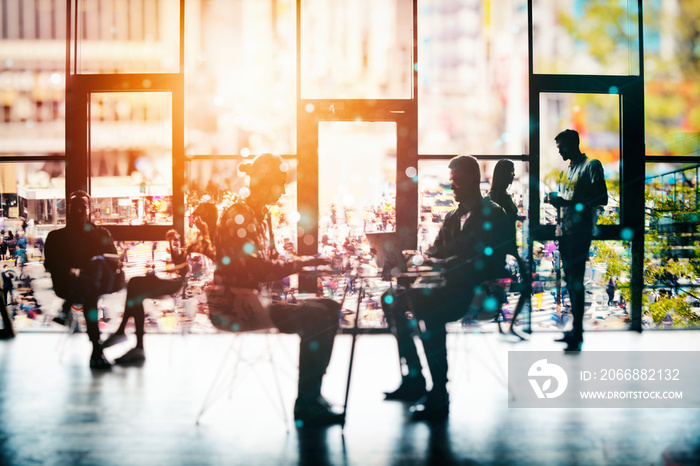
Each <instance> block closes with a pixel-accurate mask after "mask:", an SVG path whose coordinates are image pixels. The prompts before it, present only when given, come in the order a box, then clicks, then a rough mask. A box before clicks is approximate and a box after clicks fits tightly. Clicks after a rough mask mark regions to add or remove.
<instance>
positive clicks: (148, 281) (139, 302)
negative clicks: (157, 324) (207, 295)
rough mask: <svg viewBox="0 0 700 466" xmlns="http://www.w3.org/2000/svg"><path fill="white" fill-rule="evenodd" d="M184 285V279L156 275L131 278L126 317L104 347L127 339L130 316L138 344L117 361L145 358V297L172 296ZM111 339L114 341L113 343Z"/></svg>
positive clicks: (127, 293)
mask: <svg viewBox="0 0 700 466" xmlns="http://www.w3.org/2000/svg"><path fill="white" fill-rule="evenodd" d="M181 287H182V279H179V278H178V279H164V278H159V277H157V276H156V275H146V276H144V277H134V278H132V279H131V280H129V283H128V284H127V287H126V304H125V307H124V317H123V318H122V321H121V323H120V324H119V328H118V329H117V331H116V332H115V333H114V334H113V335H111V336H110V337H109V338H108V339H107V340H106V341H105V343H104V344H103V347H107V346H111V344H116V343H118V342H119V341H123V340H124V339H125V337H124V332H125V329H126V323H127V321H128V320H129V318H130V317H133V318H134V326H135V328H136V346H135V347H134V348H133V349H131V350H129V351H128V352H127V353H126V354H124V355H123V356H121V357H120V358H117V360H116V362H117V363H127V362H135V361H142V360H144V359H145V354H144V352H143V336H144V334H145V320H146V313H145V311H144V309H143V301H144V299H155V298H161V297H166V296H170V295H172V294H174V293H176V292H177V291H178V290H179V289H180V288H181ZM110 339H111V340H113V341H114V343H112V342H111V341H110ZM109 343H111V344H109Z"/></svg>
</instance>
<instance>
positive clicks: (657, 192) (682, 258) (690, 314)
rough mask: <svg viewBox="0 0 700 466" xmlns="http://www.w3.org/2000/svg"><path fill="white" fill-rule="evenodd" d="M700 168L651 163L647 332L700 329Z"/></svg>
mask: <svg viewBox="0 0 700 466" xmlns="http://www.w3.org/2000/svg"><path fill="white" fill-rule="evenodd" d="M699 170H700V165H698V164H647V170H646V172H647V177H646V192H645V201H646V231H647V233H646V235H645V237H644V285H645V290H644V297H643V305H644V317H643V324H645V328H649V329H654V328H658V329H663V328H686V327H696V328H697V327H700V299H698V297H699V296H700V290H698V285H700V248H699V247H698V244H699V243H698V240H700V237H699V234H698V225H700V195H699V191H698V190H699V186H698V180H699V175H700V173H699ZM647 312H648V314H647Z"/></svg>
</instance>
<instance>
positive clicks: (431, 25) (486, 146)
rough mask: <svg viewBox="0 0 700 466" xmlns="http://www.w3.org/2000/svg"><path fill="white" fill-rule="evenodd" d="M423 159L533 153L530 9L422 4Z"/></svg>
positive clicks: (521, 2)
mask: <svg viewBox="0 0 700 466" xmlns="http://www.w3.org/2000/svg"><path fill="white" fill-rule="evenodd" d="M418 34H419V37H418V57H419V74H418V100H419V109H418V122H419V125H418V128H419V132H418V151H419V153H421V154H460V153H471V154H509V155H519V154H526V153H528V149H527V137H528V127H527V122H528V117H527V98H528V93H527V78H528V69H527V2H526V1H525V0H501V1H498V2H486V1H480V0H476V1H468V2H457V3H454V2H452V3H450V2H445V1H444V0H429V1H421V2H420V5H419V8H418Z"/></svg>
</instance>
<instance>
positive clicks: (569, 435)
mask: <svg viewBox="0 0 700 466" xmlns="http://www.w3.org/2000/svg"><path fill="white" fill-rule="evenodd" d="M586 336H587V341H586V346H585V348H584V349H585V350H589V351H591V350H623V349H624V350H637V351H638V350H670V349H673V350H688V351H700V332H698V331H685V332H663V333H661V332H657V333H654V332H646V333H644V334H642V335H639V334H636V333H631V332H609V333H595V334H594V333H590V334H587V335H586ZM130 338H132V339H133V338H134V337H133V336H130ZM449 338H450V340H449V348H450V359H451V367H450V374H451V385H450V390H451V394H452V405H451V413H450V419H449V421H448V422H447V423H446V424H444V425H441V426H429V425H427V424H424V423H411V422H408V420H407V417H406V406H404V405H402V404H401V403H396V402H385V401H383V395H382V392H383V391H386V390H392V389H393V388H395V386H396V385H397V383H398V381H399V369H398V364H397V359H396V358H397V355H396V347H395V344H394V341H393V338H392V337H391V336H388V335H371V336H361V337H359V338H358V339H357V344H356V352H355V359H354V365H353V374H352V384H351V389H350V395H349V400H348V412H347V423H346V425H345V428H344V429H341V428H340V427H339V426H334V427H331V428H327V429H322V430H314V431H303V430H297V429H295V428H294V427H293V425H292V421H291V420H290V417H291V411H292V405H293V401H294V398H295V395H296V388H295V385H296V382H295V369H294V364H295V359H296V353H297V350H296V345H297V341H298V340H297V339H296V337H294V336H269V335H246V336H244V337H240V336H234V335H231V334H215V335H186V336H183V335H147V336H146V353H147V358H148V359H147V361H146V362H145V364H143V365H142V366H141V367H115V368H114V369H113V370H112V371H111V372H107V373H92V372H91V371H90V369H89V368H88V364H87V360H88V356H89V344H88V342H87V337H86V336H85V335H84V334H79V335H75V336H73V337H71V338H67V337H66V336H65V335H62V334H56V333H51V334H39V333H20V334H19V335H18V336H17V337H16V338H15V339H13V340H5V341H0V464H2V465H26V464H41V465H52V464H56V465H68V464H70V465H210V464H211V465H266V464H269V465H294V464H332V465H363V466H364V465H405V464H408V465H410V464H439V465H442V464H483V465H490V464H500V465H511V464H514V465H519V464H524V465H543V464H547V465H572V464H573V465H589V464H591V465H597V464H606V465H609V464H615V465H617V464H619V465H639V464H644V465H660V464H700V442H699V441H698V438H700V435H699V434H700V409H575V408H570V409H513V408H509V407H508V398H509V396H511V397H512V396H517V393H511V394H509V391H508V389H507V383H506V380H507V378H506V372H507V355H508V351H530V350H558V349H560V348H561V344H555V343H553V342H552V339H553V334H538V335H535V336H533V337H531V338H530V339H529V341H526V342H522V343H517V344H513V343H509V342H507V341H505V340H504V339H503V338H502V337H501V336H499V335H497V334H488V335H483V334H458V335H450V337H449ZM351 341H352V338H351V337H350V336H347V335H344V336H340V337H338V338H337V343H336V348H335V350H334V354H333V360H332V361H331V367H330V369H329V373H328V374H327V376H326V380H325V386H324V394H325V395H326V397H327V398H329V399H330V400H332V401H335V402H337V403H339V404H342V403H343V401H344V397H345V386H346V381H347V375H348V372H347V371H348V363H349V355H350V348H351ZM239 344H240V345H242V348H241V347H239V346H236V345H239ZM232 345H233V346H232ZM267 345H271V347H272V349H273V354H274V355H275V359H276V363H277V369H278V370H277V372H273V371H272V370H271V368H270V366H269V365H268V364H267V363H266V359H264V358H262V359H261V355H265V354H267V353H266V352H265V351H263V350H264V349H265V348H266V347H267ZM129 347H130V345H129V344H128V343H125V344H122V345H118V346H116V347H113V348H109V349H107V350H106V353H107V356H108V357H109V358H110V359H114V358H116V357H117V356H119V355H121V354H122V353H123V352H125V351H126V350H127V349H128V348H129ZM241 351H242V353H241ZM225 356H230V357H227V358H224V357H225ZM236 363H238V365H237V366H236ZM247 363H251V364H247ZM251 367H252V369H251ZM235 371H237V372H235ZM234 373H235V374H237V377H236V378H235V380H234V381H233V382H232V380H231V379H232V375H233V374H234ZM273 373H276V374H277V375H278V379H277V381H278V382H279V390H278V389H277V383H276V381H275V378H274V377H273V376H272V374H273ZM217 374H218V375H221V376H223V378H222V379H221V380H220V381H221V382H222V383H220V384H217V385H216V386H214V390H211V388H212V386H213V385H212V381H213V380H214V378H215V376H216V375H217ZM699 382H700V381H699ZM217 386H218V387H223V389H222V390H219V389H217ZM524 388H528V389H529V387H524ZM208 394H210V395H212V396H210V397H209V401H211V403H209V405H208V406H204V402H205V400H206V399H207V395H208ZM203 406H204V407H205V408H206V409H204V411H203V413H202V412H201V411H202V408H203ZM200 414H201V416H200ZM198 418H199V424H197V420H198Z"/></svg>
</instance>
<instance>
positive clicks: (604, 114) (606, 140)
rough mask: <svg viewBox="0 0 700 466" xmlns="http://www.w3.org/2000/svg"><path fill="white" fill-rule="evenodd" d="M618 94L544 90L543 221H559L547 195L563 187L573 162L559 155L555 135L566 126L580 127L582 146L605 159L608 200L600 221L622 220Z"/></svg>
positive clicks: (612, 221)
mask: <svg viewBox="0 0 700 466" xmlns="http://www.w3.org/2000/svg"><path fill="white" fill-rule="evenodd" d="M619 100H620V99H619V95H617V94H554V93H542V94H540V112H541V115H540V148H541V149H540V150H541V152H542V153H541V155H540V163H541V165H540V202H541V204H540V209H541V210H540V222H541V223H542V224H549V225H554V224H556V223H557V209H556V208H554V207H553V206H552V205H551V204H548V203H545V202H544V196H545V195H546V194H547V193H549V192H552V191H561V189H560V181H561V176H562V174H563V173H565V172H566V168H567V167H568V165H569V163H568V162H565V161H564V160H563V159H562V157H561V156H560V155H559V152H558V150H557V145H556V143H555V142H554V138H555V136H556V135H557V134H559V133H560V132H561V131H564V130H565V129H567V128H569V129H574V130H576V131H578V133H579V137H580V139H581V144H580V146H579V147H580V149H581V152H583V153H585V154H586V155H587V156H588V157H591V158H595V159H598V160H600V161H601V163H602V164H603V169H604V170H605V181H606V184H607V188H608V204H607V205H606V206H605V207H603V208H602V209H601V210H599V214H598V224H599V225H604V224H607V225H611V224H615V225H617V224H619V223H620V110H619V108H620V107H619Z"/></svg>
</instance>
